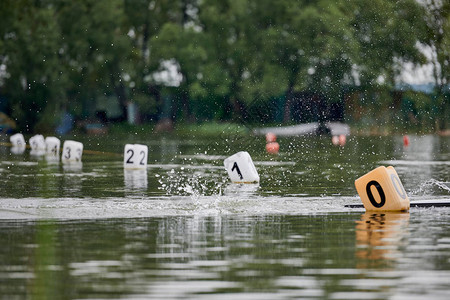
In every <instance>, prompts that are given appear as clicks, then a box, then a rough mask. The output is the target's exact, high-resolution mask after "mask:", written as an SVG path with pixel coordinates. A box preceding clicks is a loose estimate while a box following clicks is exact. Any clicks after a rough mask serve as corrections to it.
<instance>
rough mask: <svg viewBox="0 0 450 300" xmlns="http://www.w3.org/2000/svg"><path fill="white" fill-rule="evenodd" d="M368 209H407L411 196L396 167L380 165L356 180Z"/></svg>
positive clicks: (357, 187) (359, 192)
mask: <svg viewBox="0 0 450 300" xmlns="http://www.w3.org/2000/svg"><path fill="white" fill-rule="evenodd" d="M355 187H356V190H357V191H358V194H359V197H361V200H362V202H363V205H364V208H365V209H366V211H407V210H409V207H410V202H409V198H408V196H407V195H406V191H405V189H404V187H403V185H402V183H401V181H400V178H399V177H398V175H397V172H396V171H395V169H394V168H393V167H391V166H389V167H387V168H386V167H384V166H381V167H378V168H376V169H374V170H372V171H370V172H369V173H367V174H365V175H364V176H362V177H360V178H358V179H356V180H355Z"/></svg>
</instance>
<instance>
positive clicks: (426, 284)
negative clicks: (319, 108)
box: [0, 132, 450, 299]
mask: <svg viewBox="0 0 450 300" xmlns="http://www.w3.org/2000/svg"><path fill="white" fill-rule="evenodd" d="M71 139H75V140H79V141H82V142H83V143H84V148H85V149H86V150H91V151H88V152H85V153H84V154H83V159H82V161H83V162H82V165H71V166H65V165H63V164H61V163H60V162H57V161H56V162H55V161H52V160H49V159H46V158H45V156H35V155H31V154H30V152H29V150H26V151H25V153H23V154H13V153H11V151H10V148H9V147H6V146H0V176H1V179H2V180H1V181H0V262H1V263H0V298H1V299H114V298H121V299H233V298H234V299H426V298H429V299H449V298H450V208H446V207H442V208H412V209H411V210H410V212H409V213H384V214H380V213H378V214H376V213H365V212H364V210H363V209H352V208H346V207H345V204H356V203H360V199H359V197H358V196H357V193H356V190H355V187H354V180H355V179H356V178H358V177H359V176H361V175H363V174H365V173H367V172H369V171H370V170H372V169H373V168H375V167H378V166H380V165H385V166H388V165H392V166H394V167H395V169H396V170H397V173H398V174H399V177H400V179H401V180H402V182H403V185H404V187H405V189H406V191H407V193H408V196H409V197H410V199H411V201H418V200H448V201H450V172H449V171H450V138H449V137H438V136H411V137H410V145H409V146H408V147H404V146H403V140H402V137H401V136H394V137H350V138H348V140H347V144H346V145H345V147H336V146H333V145H332V144H331V141H330V138H328V137H304V138H282V139H279V143H280V154H279V155H277V156H273V155H268V154H266V153H265V150H264V144H265V141H264V140H263V139H262V138H260V137H252V136H250V137H243V136H239V135H238V136H233V135H229V136H219V137H215V138H211V137H197V138H195V137H194V136H192V137H186V138H183V137H174V136H166V137H164V136H153V135H145V134H143V133H140V132H138V133H136V134H134V133H133V134H131V135H130V136H127V135H124V136H118V137H116V138H112V137H86V136H79V137H71ZM5 141H7V139H6V137H3V142H5ZM126 143H143V144H147V145H148V146H149V166H148V168H147V170H146V171H144V172H142V171H141V172H139V171H135V172H128V171H127V172H125V171H124V169H123V162H122V159H123V158H122V152H123V147H124V145H125V144H126ZM241 150H246V151H248V152H249V153H250V155H251V156H252V158H253V161H254V162H255V165H256V168H257V169H258V172H259V174H260V177H261V182H260V184H259V185H236V184H232V183H230V181H229V179H228V176H227V174H226V171H225V169H224V167H223V160H224V159H225V158H226V157H228V156H229V155H232V154H234V153H235V152H237V151H241ZM92 151H104V152H107V153H103V154H101V153H98V152H92Z"/></svg>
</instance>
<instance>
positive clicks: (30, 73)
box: [0, 0, 67, 131]
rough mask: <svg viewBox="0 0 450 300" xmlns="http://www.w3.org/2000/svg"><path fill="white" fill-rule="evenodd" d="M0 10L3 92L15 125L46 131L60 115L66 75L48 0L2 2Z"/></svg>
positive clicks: (52, 12) (0, 54) (0, 55)
mask: <svg viewBox="0 0 450 300" xmlns="http://www.w3.org/2000/svg"><path fill="white" fill-rule="evenodd" d="M1 5H2V7H1V8H2V9H1V10H0V14H1V16H0V19H1V20H2V23H3V24H2V26H1V28H2V29H1V31H2V32H1V33H2V34H1V39H2V42H1V48H0V49H1V50H0V57H1V61H2V63H3V64H4V66H5V67H6V70H5V71H6V73H7V76H6V78H5V79H4V82H3V86H2V90H3V93H4V94H5V95H6V97H7V98H8V99H9V103H10V106H11V110H12V113H11V114H12V117H13V118H14V119H15V120H16V121H17V123H18V125H19V129H21V130H24V131H32V130H33V129H34V128H35V126H38V127H39V129H41V130H48V129H49V128H50V127H51V126H52V125H54V123H55V122H56V119H57V117H58V116H59V111H60V104H61V102H62V101H63V99H64V89H65V87H66V83H67V81H66V78H65V76H64V74H63V67H62V66H61V64H60V61H59V57H58V53H59V52H60V47H59V45H60V43H59V42H60V34H59V30H58V25H57V23H56V22H55V11H54V8H53V7H52V5H49V4H47V2H46V1H31V0H18V1H13V0H6V1H2V4H1Z"/></svg>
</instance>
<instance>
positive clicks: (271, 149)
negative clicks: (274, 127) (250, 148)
mask: <svg viewBox="0 0 450 300" xmlns="http://www.w3.org/2000/svg"><path fill="white" fill-rule="evenodd" d="M266 150H267V152H268V153H270V154H278V151H279V150H280V145H278V143H277V142H271V143H267V144H266Z"/></svg>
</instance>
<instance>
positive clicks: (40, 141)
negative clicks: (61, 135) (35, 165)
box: [28, 134, 45, 152]
mask: <svg viewBox="0 0 450 300" xmlns="http://www.w3.org/2000/svg"><path fill="white" fill-rule="evenodd" d="M28 143H29V144H30V148H31V151H35V152H44V151H45V139H44V136H43V135H42V134H36V135H34V136H32V137H31V138H30V140H29V141H28Z"/></svg>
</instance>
